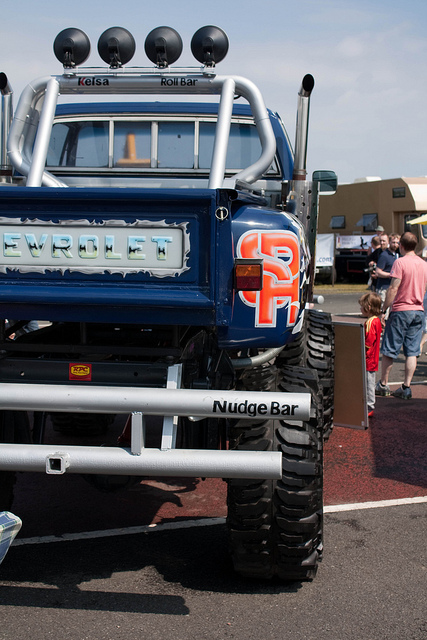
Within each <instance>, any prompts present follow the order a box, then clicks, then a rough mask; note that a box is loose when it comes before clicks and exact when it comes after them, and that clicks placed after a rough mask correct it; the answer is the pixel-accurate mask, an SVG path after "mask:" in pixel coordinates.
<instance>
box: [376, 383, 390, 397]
mask: <svg viewBox="0 0 427 640" xmlns="http://www.w3.org/2000/svg"><path fill="white" fill-rule="evenodd" d="M375 395H376V396H389V395H390V387H389V386H388V385H387V384H381V380H378V382H377V384H376V385H375Z"/></svg>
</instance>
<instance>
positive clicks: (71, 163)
mask: <svg viewBox="0 0 427 640" xmlns="http://www.w3.org/2000/svg"><path fill="white" fill-rule="evenodd" d="M214 139H215V122H214V121H213V120H211V121H206V120H203V119H191V120H190V119H188V118H187V119H185V120H184V119H182V120H172V119H170V118H169V119H165V120H160V119H159V120H155V121H154V120H153V121H152V120H148V119H145V120H143V119H132V120H131V119H129V120H124V119H110V120H107V119H105V120H102V119H99V120H98V119H97V120H87V119H85V120H78V119H74V120H72V121H59V122H57V123H55V124H54V126H53V128H52V135H51V139H50V144H49V151H48V155H47V162H46V165H47V166H48V167H52V168H54V167H64V168H65V167H75V168H88V169H93V168H96V167H98V168H100V169H102V168H109V169H117V170H120V169H129V168H133V169H151V170H152V169H157V170H162V169H178V170H180V169H181V170H185V169H190V170H200V171H203V170H204V171H205V172H207V171H208V170H209V169H210V166H211V160H212V151H213V145H214ZM260 155H261V143H260V141H259V138H258V133H257V130H256V127H255V126H254V125H253V124H250V123H245V122H233V123H232V124H231V128H230V138H229V145H228V152H227V160H226V168H227V170H228V171H239V170H241V169H244V168H245V167H247V166H249V165H251V164H253V163H254V162H256V160H257V159H258V158H259V156H260ZM270 172H272V173H273V174H274V173H276V172H277V166H275V167H273V169H272V170H270Z"/></svg>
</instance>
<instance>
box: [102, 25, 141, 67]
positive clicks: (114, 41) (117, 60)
mask: <svg viewBox="0 0 427 640" xmlns="http://www.w3.org/2000/svg"><path fill="white" fill-rule="evenodd" d="M135 49H136V45H135V39H134V37H133V35H132V34H131V33H130V31H128V30H127V29H124V28H123V27H111V28H110V29H107V30H106V31H104V33H103V34H102V35H101V36H100V37H99V40H98V53H99V55H100V57H101V58H102V60H103V61H104V62H106V63H107V64H109V65H110V67H111V68H112V69H116V68H117V67H121V66H123V65H124V64H126V63H127V62H129V60H132V58H133V55H134V53H135Z"/></svg>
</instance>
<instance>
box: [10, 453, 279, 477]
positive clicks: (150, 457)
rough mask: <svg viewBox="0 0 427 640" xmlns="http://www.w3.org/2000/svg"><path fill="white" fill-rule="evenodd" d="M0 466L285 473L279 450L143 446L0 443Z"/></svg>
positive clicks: (137, 472) (133, 472)
mask: <svg viewBox="0 0 427 640" xmlns="http://www.w3.org/2000/svg"><path fill="white" fill-rule="evenodd" d="M0 470H2V471H31V472H44V473H47V474H49V475H62V474H64V473H84V474H107V475H129V476H177V477H181V478H182V477H184V478H185V477H190V478H197V477H203V478H258V479H264V478H265V479H267V478H281V476H282V454H281V453H280V452H278V451H216V450H208V449H201V450H198V449H169V450H167V451H161V450H160V449H143V451H142V453H141V455H133V454H132V452H131V451H130V449H124V448H121V447H84V446H83V447H82V446H80V447H77V446H63V445H39V444H32V445H25V444H21V445H17V444H0Z"/></svg>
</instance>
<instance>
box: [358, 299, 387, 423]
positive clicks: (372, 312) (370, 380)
mask: <svg viewBox="0 0 427 640" xmlns="http://www.w3.org/2000/svg"><path fill="white" fill-rule="evenodd" d="M381 304H382V303H381V298H380V296H379V295H378V294H377V293H371V292H369V293H364V294H363V296H362V297H361V298H360V300H359V305H360V311H361V312H362V316H363V317H364V318H367V320H366V322H365V349H366V352H365V354H366V372H367V388H366V392H367V393H366V395H367V401H368V416H369V417H370V418H372V416H373V415H374V409H375V373H376V371H378V365H379V360H380V341H381V332H382V325H381V320H380V319H379V317H378V316H379V315H380V314H381Z"/></svg>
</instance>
